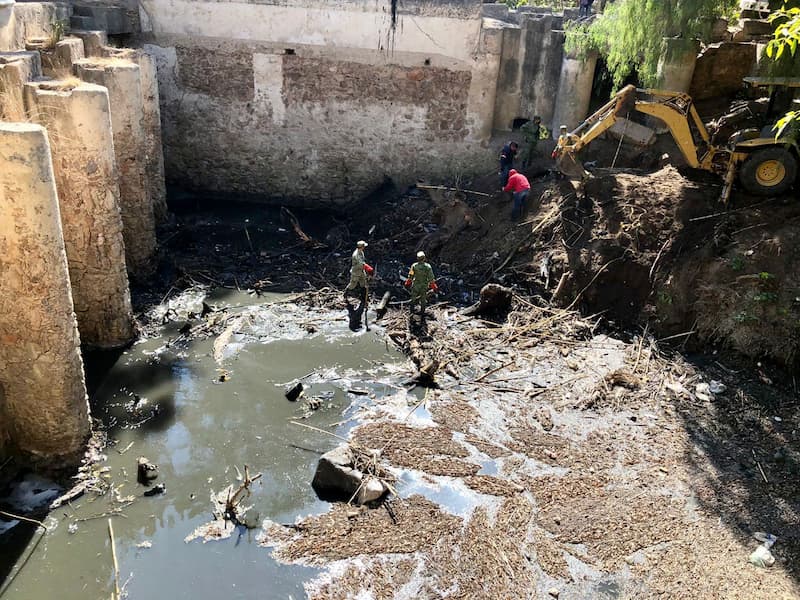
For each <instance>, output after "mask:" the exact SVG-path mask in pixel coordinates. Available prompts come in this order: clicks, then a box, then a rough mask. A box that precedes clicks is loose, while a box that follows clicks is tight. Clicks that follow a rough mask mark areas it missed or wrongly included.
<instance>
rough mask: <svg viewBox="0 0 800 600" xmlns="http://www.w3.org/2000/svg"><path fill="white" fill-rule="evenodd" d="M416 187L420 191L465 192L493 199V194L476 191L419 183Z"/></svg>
mask: <svg viewBox="0 0 800 600" xmlns="http://www.w3.org/2000/svg"><path fill="white" fill-rule="evenodd" d="M416 187H417V189H420V190H441V191H444V192H463V193H465V194H475V195H476V196H483V197H485V198H491V197H492V194H485V193H483V192H476V191H474V190H460V189H458V188H452V187H445V186H443V185H423V184H419V183H418V184H417V186H416Z"/></svg>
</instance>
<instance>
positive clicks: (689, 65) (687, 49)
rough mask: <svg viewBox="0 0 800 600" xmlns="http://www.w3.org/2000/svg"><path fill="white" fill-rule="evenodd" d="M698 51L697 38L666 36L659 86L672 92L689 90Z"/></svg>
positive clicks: (659, 64) (660, 66)
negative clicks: (686, 38) (687, 38)
mask: <svg viewBox="0 0 800 600" xmlns="http://www.w3.org/2000/svg"><path fill="white" fill-rule="evenodd" d="M698 51H699V46H698V44H697V42H696V41H695V40H685V39H682V38H679V39H674V38H664V55H663V56H662V57H661V60H660V61H659V63H658V78H659V81H660V83H659V87H660V88H661V89H662V90H669V91H671V92H688V91H689V88H690V87H691V85H692V76H694V67H695V64H697V52H698Z"/></svg>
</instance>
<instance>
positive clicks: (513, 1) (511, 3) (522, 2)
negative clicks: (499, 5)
mask: <svg viewBox="0 0 800 600" xmlns="http://www.w3.org/2000/svg"><path fill="white" fill-rule="evenodd" d="M503 2H505V3H506V6H508V8H519V7H520V6H527V5H528V0H503Z"/></svg>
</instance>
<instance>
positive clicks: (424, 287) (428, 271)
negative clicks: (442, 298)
mask: <svg viewBox="0 0 800 600" xmlns="http://www.w3.org/2000/svg"><path fill="white" fill-rule="evenodd" d="M405 286H406V287H407V288H409V290H410V291H411V311H412V312H413V311H414V305H415V304H417V303H419V305H420V309H421V312H420V314H421V315H422V318H423V319H424V318H425V306H426V305H427V304H428V292H429V291H433V292H435V291H437V290H438V289H439V286H437V285H436V277H434V275H433V269H432V268H431V265H430V264H429V263H428V261H427V260H425V253H424V252H417V262H415V263H414V264H413V265H411V269H410V270H409V271H408V279H406V282H405Z"/></svg>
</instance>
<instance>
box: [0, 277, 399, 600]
mask: <svg viewBox="0 0 800 600" xmlns="http://www.w3.org/2000/svg"><path fill="white" fill-rule="evenodd" d="M202 300H205V302H206V303H208V304H209V305H211V306H213V307H214V308H215V309H222V308H224V309H225V310H226V313H225V314H226V318H228V321H227V323H230V325H229V326H228V327H227V329H226V331H227V337H226V338H225V339H224V340H220V339H219V336H217V335H211V336H207V337H203V336H201V337H199V338H197V339H191V338H189V339H184V341H183V342H181V343H178V342H175V340H176V338H178V337H179V335H180V334H179V333H178V329H179V326H180V325H181V324H183V323H185V320H184V319H185V318H186V316H187V314H188V313H189V312H192V311H193V310H195V309H196V308H198V307H199V306H202V305H201V301H202ZM170 309H171V310H170ZM156 310H159V311H161V313H160V316H163V317H164V319H163V320H164V321H166V323H165V324H164V326H163V327H162V329H161V331H160V333H159V335H154V336H150V337H148V338H147V339H144V340H142V341H140V342H139V343H137V344H135V345H134V346H133V347H131V348H129V349H128V350H126V351H125V352H123V353H122V354H121V355H119V356H118V357H117V358H116V360H115V361H114V362H113V363H111V361H108V363H109V364H108V365H106V366H104V367H103V369H102V372H101V373H100V374H99V375H96V376H95V377H94V378H93V379H94V381H93V383H92V388H93V389H92V393H91V398H90V399H91V404H92V410H93V415H94V417H95V418H96V419H98V420H99V421H100V423H101V427H102V428H103V429H106V430H107V433H108V440H109V444H108V446H107V447H105V448H104V449H103V450H102V452H103V453H104V454H105V456H106V457H107V458H106V460H104V461H102V462H100V463H98V464H97V465H95V467H94V469H96V470H98V472H100V477H101V479H102V480H103V481H105V482H106V483H108V484H110V485H111V486H112V491H109V492H108V493H106V494H104V495H102V496H98V495H96V494H93V493H87V494H85V495H83V496H82V497H80V498H78V499H76V500H74V501H72V502H71V503H69V504H67V505H64V506H62V507H60V508H59V509H57V510H55V511H52V512H50V514H49V515H48V516H47V518H46V520H45V524H46V525H47V527H48V529H49V531H48V532H47V533H45V534H44V535H42V533H41V529H37V528H36V527H35V526H32V525H28V524H26V523H19V524H17V525H16V526H14V527H10V528H9V526H10V524H9V523H0V525H3V526H4V530H0V531H3V532H2V533H0V566H2V569H0V573H5V581H4V582H2V580H0V587H3V589H4V591H3V592H2V597H3V599H4V600H5V598H15V599H16V598H20V599H25V600H45V599H48V600H49V599H53V598H58V599H59V600H86V599H91V598H109V597H110V596H111V593H112V590H113V587H114V581H113V579H114V578H113V566H112V554H111V547H110V546H111V544H110V538H109V534H108V518H109V513H110V518H111V519H112V522H113V527H114V534H115V545H116V552H117V557H118V562H119V571H120V576H119V583H120V585H121V586H124V587H123V591H124V592H127V595H128V597H130V598H153V599H155V598H192V599H196V600H201V599H206V598H214V599H217V598H227V599H234V598H242V599H245V598H247V599H249V598H303V597H305V593H304V589H303V583H304V582H306V581H308V580H309V579H311V578H313V577H314V576H315V575H316V574H317V573H318V570H316V569H313V568H309V567H303V566H296V565H294V566H290V565H284V564H281V563H278V562H276V561H275V560H273V559H272V558H271V556H270V551H269V550H268V549H266V548H264V547H261V546H259V545H258V544H257V542H256V534H257V532H258V529H253V530H248V529H245V528H244V527H239V528H237V529H236V530H235V531H234V532H233V534H232V535H231V536H230V537H229V538H226V539H222V540H217V541H211V542H206V543H204V542H203V541H202V540H200V539H196V540H193V541H189V542H187V541H185V539H186V538H187V536H189V535H190V534H191V533H192V532H193V531H194V530H195V529H196V528H197V527H199V526H201V525H203V524H205V523H208V522H209V521H210V520H211V519H212V508H213V505H212V502H211V500H210V495H211V493H212V491H213V492H217V491H219V490H222V489H224V488H225V487H226V486H228V485H229V484H233V485H235V486H238V481H237V477H238V476H239V472H238V471H237V469H238V470H239V471H241V470H242V469H243V466H244V465H248V466H249V468H250V472H251V473H262V474H263V477H262V479H261V480H260V481H259V482H257V483H256V484H254V487H253V496H252V497H251V498H250V500H249V502H248V503H249V504H251V505H253V509H252V511H251V513H250V514H251V515H253V514H255V515H257V519H258V520H263V519H270V520H272V521H276V522H280V523H291V522H294V521H295V520H296V519H297V518H298V517H301V516H305V515H308V514H315V513H319V512H323V511H325V510H327V507H328V504H327V503H325V502H322V501H320V500H319V499H317V497H316V495H315V493H314V491H313V490H312V488H311V485H310V482H311V479H312V477H313V473H314V469H315V466H316V463H317V460H318V457H319V454H320V453H322V452H325V451H327V450H329V449H331V448H333V447H334V446H336V445H337V444H338V443H339V441H338V440H337V439H336V438H334V437H333V436H328V435H325V434H323V433H320V432H317V431H315V430H312V429H309V428H306V427H301V426H297V425H295V424H293V423H292V421H298V422H302V423H305V424H307V425H311V426H313V427H317V428H321V429H325V430H329V431H332V432H335V433H337V434H338V435H342V436H346V434H347V432H348V430H349V429H350V428H352V427H353V426H354V425H355V423H356V421H355V415H356V413H357V412H358V410H359V408H360V407H361V406H363V405H365V404H369V403H370V402H373V401H374V400H375V399H380V398H381V397H382V396H383V395H385V394H390V393H391V392H392V390H393V389H396V387H395V386H396V385H399V383H400V382H401V381H402V379H403V377H404V376H405V377H407V375H408V372H409V370H408V369H409V367H408V365H407V364H406V362H405V358H404V357H403V356H402V355H401V354H400V353H399V352H397V351H395V350H393V349H391V348H390V347H389V346H388V345H387V344H386V342H385V340H384V339H383V337H381V336H380V334H379V333H378V332H376V330H375V329H373V330H372V331H371V332H366V331H364V330H361V331H357V332H353V331H351V330H350V329H349V328H348V319H347V315H346V314H345V313H344V311H342V313H332V312H325V311H317V310H312V309H309V308H306V307H303V306H298V305H297V304H295V303H293V302H292V301H291V300H290V299H288V298H286V297H281V296H274V297H272V298H267V299H265V298H264V297H260V298H256V297H253V296H250V295H248V294H246V293H244V292H235V291H234V292H231V291H230V290H223V291H222V292H214V293H210V294H209V295H208V296H205V295H204V292H202V291H193V292H189V293H188V294H184V295H183V296H182V297H180V298H176V299H173V300H172V301H168V302H166V303H164V304H162V306H160V307H159V308H158V309H156ZM158 317H159V315H151V318H158ZM215 341H216V344H215ZM95 370H96V369H95ZM296 380H302V381H303V383H304V384H305V385H306V392H305V398H308V397H316V398H318V399H319V400H320V404H321V406H320V408H319V409H317V410H314V411H311V410H309V408H308V402H307V401H306V400H305V399H304V398H301V400H300V401H299V402H289V401H287V400H286V398H285V397H284V391H285V389H286V387H287V386H288V385H289V384H291V383H292V382H294V381H296ZM139 456H145V457H147V458H148V459H150V460H151V461H152V462H154V463H156V464H158V465H159V477H158V479H157V480H156V483H163V484H164V485H165V487H166V492H165V493H164V494H161V495H155V496H152V497H145V496H144V492H145V491H146V490H147V489H148V488H146V487H144V486H142V485H141V484H138V483H137V482H136V460H137V458H138V457H139ZM100 470H101V471H100ZM61 492H63V490H61V489H59V488H57V486H55V485H54V484H52V483H50V482H48V481H46V480H40V479H37V478H35V477H32V476H29V477H28V478H27V479H26V480H25V481H24V482H23V483H22V484H21V485H19V486H18V487H17V490H16V492H15V493H14V494H12V496H11V497H8V498H5V499H0V501H2V503H3V504H5V505H6V506H10V507H12V508H14V509H15V510H18V511H20V512H28V513H30V512H36V511H37V510H39V511H40V510H41V507H42V506H47V505H48V504H49V502H51V501H52V500H53V499H54V498H55V497H57V496H58V495H59V494H60V493H61ZM115 498H116V499H115ZM121 507H122V508H121Z"/></svg>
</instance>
